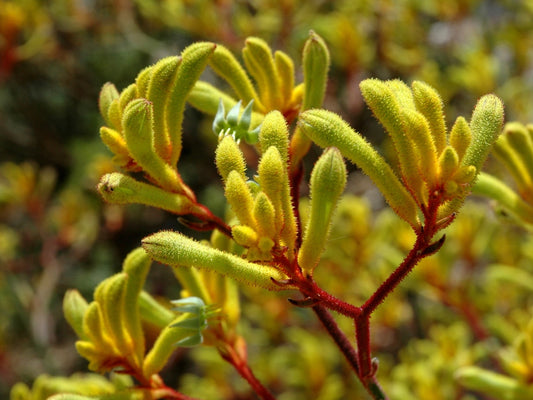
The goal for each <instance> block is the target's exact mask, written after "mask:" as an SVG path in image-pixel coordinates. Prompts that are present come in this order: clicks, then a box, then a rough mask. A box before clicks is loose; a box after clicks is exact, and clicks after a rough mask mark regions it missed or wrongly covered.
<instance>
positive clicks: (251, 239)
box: [231, 225, 258, 247]
mask: <svg viewBox="0 0 533 400" xmlns="http://www.w3.org/2000/svg"><path fill="white" fill-rule="evenodd" d="M231 235H232V236H233V239H235V241H236V242H237V243H238V244H240V245H241V246H244V247H253V246H255V245H256V244H257V241H258V237H257V232H256V231H255V230H253V229H252V228H250V227H249V226H246V225H235V226H233V227H232V228H231Z"/></svg>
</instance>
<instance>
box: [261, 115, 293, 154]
mask: <svg viewBox="0 0 533 400" xmlns="http://www.w3.org/2000/svg"><path fill="white" fill-rule="evenodd" d="M259 144H260V145H261V152H262V153H265V152H266V151H267V150H268V148H269V147H270V146H274V147H276V149H278V151H279V154H280V155H281V159H282V160H283V162H284V163H287V161H288V159H289V129H288V127H287V122H286V121H285V118H283V115H282V114H281V113H280V112H279V111H271V112H269V113H268V114H267V115H266V116H265V119H264V120H263V123H262V125H261V131H260V133H259Z"/></svg>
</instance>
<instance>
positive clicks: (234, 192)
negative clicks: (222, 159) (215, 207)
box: [224, 170, 255, 226]
mask: <svg viewBox="0 0 533 400" xmlns="http://www.w3.org/2000/svg"><path fill="white" fill-rule="evenodd" d="M224 192H225V195H226V199H227V200H228V203H229V205H230V206H231V209H232V210H233V212H234V213H235V215H236V216H237V218H238V219H239V222H240V223H241V224H243V225H248V226H255V220H254V217H253V207H254V199H253V197H252V193H251V192H250V189H249V188H248V185H247V184H246V181H245V180H244V178H243V177H242V176H241V175H240V174H239V173H238V172H237V171H235V170H234V171H231V172H230V173H229V175H228V178H227V179H226V186H225V188H224Z"/></svg>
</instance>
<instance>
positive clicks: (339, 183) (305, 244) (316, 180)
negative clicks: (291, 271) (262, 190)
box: [298, 147, 346, 275]
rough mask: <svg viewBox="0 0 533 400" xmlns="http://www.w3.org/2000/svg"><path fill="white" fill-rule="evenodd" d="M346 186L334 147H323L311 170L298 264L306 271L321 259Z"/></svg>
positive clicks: (342, 165) (343, 166)
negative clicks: (306, 215) (338, 203)
mask: <svg viewBox="0 0 533 400" xmlns="http://www.w3.org/2000/svg"><path fill="white" fill-rule="evenodd" d="M345 186H346V167H345V165H344V160H343V158H342V155H341V153H340V152H339V150H337V149H336V148H334V147H332V148H329V149H326V150H325V151H324V153H323V154H322V156H321V157H320V158H319V159H318V161H317V162H316V164H315V167H314V168H313V172H312V173H311V214H310V219H309V223H308V224H307V227H306V229H305V233H304V236H303V241H302V246H301V248H300V250H299V252H298V264H299V265H300V267H301V268H302V269H303V270H304V271H305V272H307V273H308V274H309V275H312V274H313V270H314V268H315V267H316V265H317V264H318V262H319V261H320V256H321V255H322V252H323V251H324V247H325V244H326V241H327V238H328V236H329V230H330V225H331V217H332V216H333V212H334V210H335V207H336V205H337V202H338V200H339V198H340V196H341V194H342V192H343V191H344V187H345Z"/></svg>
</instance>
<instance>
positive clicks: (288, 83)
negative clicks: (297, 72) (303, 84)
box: [274, 50, 294, 105]
mask: <svg viewBox="0 0 533 400" xmlns="http://www.w3.org/2000/svg"><path fill="white" fill-rule="evenodd" d="M274 66H275V68H276V73H277V75H278V80H279V84H280V92H281V98H282V99H283V100H284V105H286V104H287V103H289V102H290V100H291V98H292V89H293V87H294V63H293V62H292V59H291V58H290V57H289V56H288V55H287V54H285V53H284V52H282V51H279V50H278V51H276V52H275V53H274Z"/></svg>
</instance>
